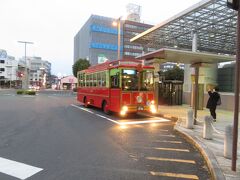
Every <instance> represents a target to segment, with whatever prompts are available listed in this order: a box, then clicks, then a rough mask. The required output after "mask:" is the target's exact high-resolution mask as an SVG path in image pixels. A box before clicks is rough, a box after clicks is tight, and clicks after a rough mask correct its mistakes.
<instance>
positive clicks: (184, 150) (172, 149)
mask: <svg viewBox="0 0 240 180" xmlns="http://www.w3.org/2000/svg"><path fill="white" fill-rule="evenodd" d="M153 149H156V150H163V151H179V152H189V150H188V149H175V148H160V147H154V148H153Z"/></svg>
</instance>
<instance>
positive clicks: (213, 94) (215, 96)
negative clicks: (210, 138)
mask: <svg viewBox="0 0 240 180" xmlns="http://www.w3.org/2000/svg"><path fill="white" fill-rule="evenodd" d="M218 91H219V89H218V87H215V89H213V90H212V91H211V90H209V91H208V94H209V99H208V102H207V108H208V109H209V111H210V114H211V116H212V117H213V121H214V122H216V117H217V115H216V108H217V102H218V100H219V98H220V95H219V93H218Z"/></svg>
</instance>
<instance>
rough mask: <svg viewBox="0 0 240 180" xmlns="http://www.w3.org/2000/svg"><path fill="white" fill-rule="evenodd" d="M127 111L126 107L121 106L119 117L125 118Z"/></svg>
mask: <svg viewBox="0 0 240 180" xmlns="http://www.w3.org/2000/svg"><path fill="white" fill-rule="evenodd" d="M127 111H128V107H127V106H123V107H122V109H121V111H120V115H121V116H125V115H126V113H127Z"/></svg>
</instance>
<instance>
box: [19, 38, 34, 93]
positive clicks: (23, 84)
mask: <svg viewBox="0 0 240 180" xmlns="http://www.w3.org/2000/svg"><path fill="white" fill-rule="evenodd" d="M18 42H19V43H23V44H24V47H25V50H24V51H25V53H24V61H25V68H24V80H23V82H22V88H23V89H28V70H27V44H33V42H27V41H18Z"/></svg>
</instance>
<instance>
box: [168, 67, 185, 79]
mask: <svg viewBox="0 0 240 180" xmlns="http://www.w3.org/2000/svg"><path fill="white" fill-rule="evenodd" d="M164 76H165V80H179V81H183V78H184V70H182V69H180V68H179V67H178V66H174V67H173V69H170V70H168V71H165V72H164Z"/></svg>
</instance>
